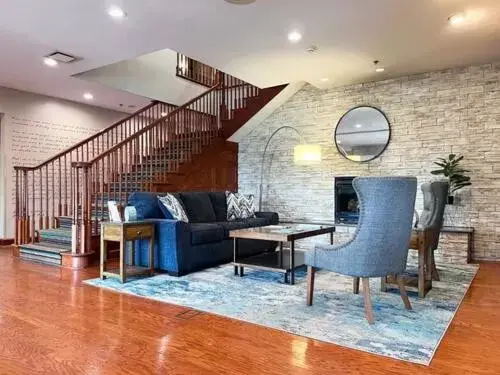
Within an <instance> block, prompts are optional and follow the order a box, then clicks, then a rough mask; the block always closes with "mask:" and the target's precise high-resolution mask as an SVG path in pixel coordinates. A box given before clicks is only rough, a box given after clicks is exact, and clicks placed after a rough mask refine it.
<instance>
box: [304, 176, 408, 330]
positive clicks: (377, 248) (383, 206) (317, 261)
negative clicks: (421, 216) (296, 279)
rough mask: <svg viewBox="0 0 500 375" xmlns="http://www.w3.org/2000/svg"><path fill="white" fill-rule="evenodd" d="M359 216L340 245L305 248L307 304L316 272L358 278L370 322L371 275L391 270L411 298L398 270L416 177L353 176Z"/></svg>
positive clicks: (403, 261) (405, 255)
mask: <svg viewBox="0 0 500 375" xmlns="http://www.w3.org/2000/svg"><path fill="white" fill-rule="evenodd" d="M353 187H354V190H355V191H356V194H357V196H358V200H359V221H358V225H357V228H356V232H355V234H354V236H353V238H352V239H351V240H350V241H348V242H346V243H344V244H342V245H316V246H315V247H314V249H313V250H312V251H309V252H306V253H305V264H306V265H307V305H309V306H311V305H312V303H313V293H314V278H315V271H316V269H318V268H321V269H326V270H329V271H332V272H336V273H339V274H342V275H346V276H352V277H355V278H361V280H362V284H363V294H364V306H365V315H366V319H367V320H368V322H369V323H370V324H373V323H374V316H373V310H372V303H371V294H370V278H373V277H377V278H379V277H383V276H388V275H394V276H395V277H396V279H397V280H398V285H399V290H400V293H401V298H402V300H403V303H404V305H405V307H406V308H407V309H411V303H410V300H409V299H408V295H407V293H406V288H405V286H404V281H403V279H402V278H401V277H400V275H401V274H402V273H403V272H404V271H405V269H406V262H407V258H408V243H409V240H410V235H411V230H412V220H413V212H414V206H415V196H416V190H417V179H416V178H415V177H357V178H355V179H354V180H353Z"/></svg>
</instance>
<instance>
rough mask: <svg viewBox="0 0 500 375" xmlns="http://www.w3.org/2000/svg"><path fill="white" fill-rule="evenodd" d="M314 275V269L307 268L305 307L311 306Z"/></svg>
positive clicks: (311, 267)
mask: <svg viewBox="0 0 500 375" xmlns="http://www.w3.org/2000/svg"><path fill="white" fill-rule="evenodd" d="M315 273H316V268H314V267H313V266H307V306H311V305H312V304H313V294H314V275H315Z"/></svg>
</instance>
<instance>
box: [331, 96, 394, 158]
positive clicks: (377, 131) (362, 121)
mask: <svg viewBox="0 0 500 375" xmlns="http://www.w3.org/2000/svg"><path fill="white" fill-rule="evenodd" d="M390 136H391V130H390V127H389V121H388V120H387V117H385V115H384V113H383V112H382V111H380V110H378V109H377V108H374V107H368V106H362V107H356V108H353V109H351V110H349V111H348V112H347V113H346V114H344V116H342V117H341V119H340V120H339V122H338V124H337V127H336V128H335V144H336V145H337V149H338V150H339V152H340V153H341V154H342V155H343V156H344V157H345V158H347V159H349V160H352V161H356V162H360V163H363V162H367V161H370V160H373V159H375V158H377V157H378V156H380V154H382V152H384V150H385V148H386V147H387V145H388V143H389V138H390Z"/></svg>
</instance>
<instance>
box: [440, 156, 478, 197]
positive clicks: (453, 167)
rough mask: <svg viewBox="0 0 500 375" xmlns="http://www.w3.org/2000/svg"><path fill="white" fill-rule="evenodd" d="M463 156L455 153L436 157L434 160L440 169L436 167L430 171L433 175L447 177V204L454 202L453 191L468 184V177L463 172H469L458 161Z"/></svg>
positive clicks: (469, 183)
mask: <svg viewBox="0 0 500 375" xmlns="http://www.w3.org/2000/svg"><path fill="white" fill-rule="evenodd" d="M463 158H464V157H463V156H457V155H456V154H450V155H448V158H447V159H445V158H438V159H439V161H438V162H434V164H436V165H437V166H439V167H441V169H436V170H434V171H431V173H432V174H433V175H443V176H445V177H446V178H447V179H448V183H449V188H448V204H453V203H454V202H455V196H454V195H453V193H455V192H456V191H458V190H460V189H463V188H464V187H466V186H470V185H471V184H472V183H471V182H470V177H469V176H466V175H465V174H466V173H468V172H470V171H469V170H467V169H463V168H462V166H461V165H460V162H461V161H462V160H463Z"/></svg>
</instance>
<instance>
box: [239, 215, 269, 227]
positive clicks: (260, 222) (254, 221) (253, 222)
mask: <svg viewBox="0 0 500 375" xmlns="http://www.w3.org/2000/svg"><path fill="white" fill-rule="evenodd" d="M242 221H244V222H245V223H246V224H247V225H248V228H255V227H263V226H266V225H270V222H269V219H267V218H265V217H252V218H250V219H244V220H242Z"/></svg>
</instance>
